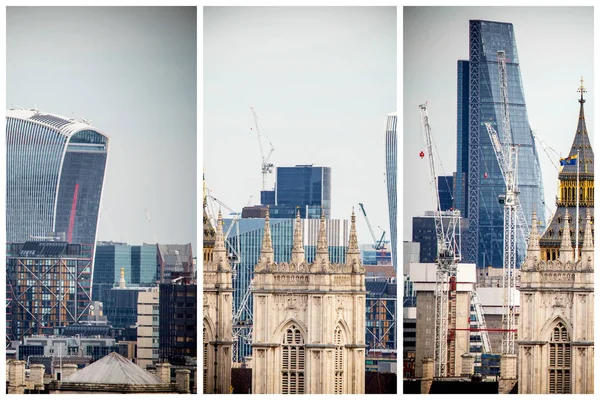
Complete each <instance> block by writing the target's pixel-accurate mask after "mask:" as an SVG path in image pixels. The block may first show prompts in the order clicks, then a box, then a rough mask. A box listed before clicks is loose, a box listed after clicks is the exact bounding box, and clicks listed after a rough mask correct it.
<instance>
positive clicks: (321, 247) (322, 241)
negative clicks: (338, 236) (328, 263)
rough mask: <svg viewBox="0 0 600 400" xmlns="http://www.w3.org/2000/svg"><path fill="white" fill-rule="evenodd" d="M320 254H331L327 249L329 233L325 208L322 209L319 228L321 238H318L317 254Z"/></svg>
mask: <svg viewBox="0 0 600 400" xmlns="http://www.w3.org/2000/svg"><path fill="white" fill-rule="evenodd" d="M319 252H321V253H322V252H325V253H328V252H329V250H328V248H327V231H326V230H325V212H324V211H323V207H321V224H320V226H319V236H318V237H317V254H318V253H319Z"/></svg>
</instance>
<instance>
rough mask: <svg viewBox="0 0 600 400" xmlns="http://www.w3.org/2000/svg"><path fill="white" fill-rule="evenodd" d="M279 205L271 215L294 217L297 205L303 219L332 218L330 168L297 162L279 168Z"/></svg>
mask: <svg viewBox="0 0 600 400" xmlns="http://www.w3.org/2000/svg"><path fill="white" fill-rule="evenodd" d="M275 197H276V206H273V207H271V210H270V214H271V218H294V217H295V216H296V207H298V210H300V217H301V218H320V217H321V207H323V211H324V212H325V218H327V219H329V218H331V168H329V167H313V166H312V165H296V166H295V167H277V185H276V189H275Z"/></svg>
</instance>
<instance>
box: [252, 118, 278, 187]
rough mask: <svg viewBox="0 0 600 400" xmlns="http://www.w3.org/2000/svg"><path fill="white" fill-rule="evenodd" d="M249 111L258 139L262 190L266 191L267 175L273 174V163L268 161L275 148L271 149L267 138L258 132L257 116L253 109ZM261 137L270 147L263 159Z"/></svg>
mask: <svg viewBox="0 0 600 400" xmlns="http://www.w3.org/2000/svg"><path fill="white" fill-rule="evenodd" d="M250 111H251V112H252V116H253V117H254V126H255V127H256V135H257V137H258V145H259V146H260V156H261V158H262V164H261V173H262V190H267V174H271V173H273V163H270V162H269V160H270V159H271V155H272V154H273V152H274V151H275V148H274V147H273V144H272V143H271V141H270V140H269V138H268V137H266V136H265V135H263V134H262V133H261V132H260V126H259V125H260V124H259V122H258V115H256V111H254V108H253V107H250ZM261 137H264V138H266V139H267V142H269V146H271V150H269V154H267V156H266V157H265V152H264V150H263V145H262V141H261Z"/></svg>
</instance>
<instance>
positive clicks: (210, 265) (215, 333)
mask: <svg viewBox="0 0 600 400" xmlns="http://www.w3.org/2000/svg"><path fill="white" fill-rule="evenodd" d="M205 210H206V203H205ZM203 246H204V267H203V268H204V269H203V277H204V279H203V297H204V303H203V304H204V307H203V309H202V359H203V367H204V369H203V381H204V388H203V393H221V394H223V393H229V387H230V386H231V367H232V353H233V351H232V350H233V349H232V347H233V338H232V333H233V332H232V326H231V325H232V319H233V318H232V312H233V285H232V280H231V279H232V277H231V266H230V265H229V261H228V260H227V251H226V249H225V239H224V237H223V218H222V216H221V212H220V211H219V216H218V218H217V228H216V231H215V229H214V228H213V227H212V225H211V224H210V221H209V219H208V217H207V215H206V212H205V213H204V244H203Z"/></svg>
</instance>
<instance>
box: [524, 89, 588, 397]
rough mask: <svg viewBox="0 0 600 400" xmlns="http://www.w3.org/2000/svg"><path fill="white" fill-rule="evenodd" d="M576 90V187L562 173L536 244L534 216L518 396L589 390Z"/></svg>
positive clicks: (584, 205)
mask: <svg viewBox="0 0 600 400" xmlns="http://www.w3.org/2000/svg"><path fill="white" fill-rule="evenodd" d="M580 90H581V99H580V100H579V101H580V103H581V107H580V113H579V123H578V126H577V133H576V136H575V140H574V141H573V147H572V149H571V152H570V156H572V155H573V154H577V150H579V174H580V180H579V187H577V185H576V172H577V170H576V169H575V168H577V167H572V166H565V167H564V168H563V170H562V171H561V172H560V174H559V179H560V189H559V190H560V195H559V197H558V199H557V210H556V213H555V215H554V218H553V220H552V223H551V224H550V225H549V226H548V228H547V229H546V232H545V233H544V235H543V236H542V237H541V238H540V237H539V234H538V232H537V218H536V215H535V212H534V214H533V220H532V230H531V233H530V238H529V243H528V246H527V255H526V259H525V261H524V263H523V265H522V267H521V288H520V291H521V320H520V323H519V332H518V341H517V343H518V346H519V349H518V374H519V375H518V376H519V378H518V379H519V393H536V394H542V393H593V391H594V363H593V360H594V243H593V206H594V204H593V187H594V175H593V159H594V154H593V152H592V148H591V146H590V142H589V138H588V135H587V130H586V128H585V118H584V115H583V103H584V101H585V100H583V92H584V89H583V84H582V86H581V88H580ZM568 167H570V168H568ZM582 177H583V179H582ZM577 193H579V203H580V215H581V214H583V216H584V218H585V220H583V221H581V223H580V224H579V226H580V227H581V228H582V230H581V232H580V235H579V239H580V241H581V243H580V244H579V246H578V247H579V249H580V252H579V251H578V252H577V253H579V254H575V253H576V252H575V251H574V247H575V246H574V244H575V237H576V235H575V232H574V229H575V226H576V223H575V215H576V204H577V201H576V200H577V199H576V197H575V196H576V194H577Z"/></svg>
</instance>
